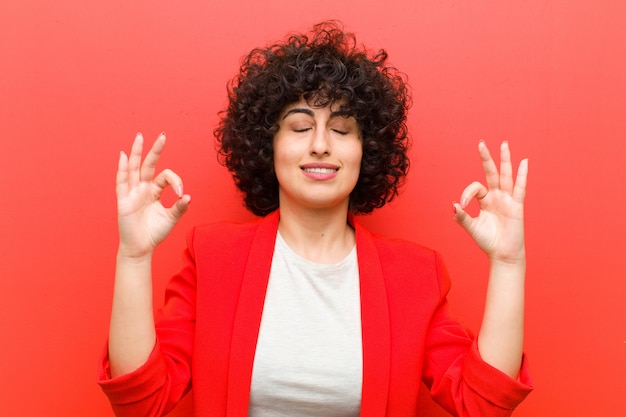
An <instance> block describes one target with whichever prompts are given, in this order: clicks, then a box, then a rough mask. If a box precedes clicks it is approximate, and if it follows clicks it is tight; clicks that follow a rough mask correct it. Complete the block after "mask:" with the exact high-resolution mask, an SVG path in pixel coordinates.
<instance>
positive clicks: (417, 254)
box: [359, 226, 441, 264]
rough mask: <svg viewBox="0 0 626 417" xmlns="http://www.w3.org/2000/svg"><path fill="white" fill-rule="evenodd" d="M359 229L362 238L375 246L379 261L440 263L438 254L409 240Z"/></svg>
mask: <svg viewBox="0 0 626 417" xmlns="http://www.w3.org/2000/svg"><path fill="white" fill-rule="evenodd" d="M359 229H360V230H359V231H360V232H361V233H360V234H361V235H362V237H363V238H364V239H366V240H370V241H371V242H372V243H373V244H374V245H375V247H376V250H377V252H378V253H379V256H380V257H381V260H386V261H393V260H395V259H400V260H403V261H412V262H418V263H426V264H428V263H437V262H440V258H441V256H440V254H439V253H438V252H437V251H436V250H434V249H431V248H429V247H427V246H424V245H421V244H419V243H416V242H413V241H410V240H405V239H397V238H393V237H390V236H384V235H380V234H376V233H372V232H370V231H368V230H367V229H365V228H364V227H362V226H360V227H359Z"/></svg>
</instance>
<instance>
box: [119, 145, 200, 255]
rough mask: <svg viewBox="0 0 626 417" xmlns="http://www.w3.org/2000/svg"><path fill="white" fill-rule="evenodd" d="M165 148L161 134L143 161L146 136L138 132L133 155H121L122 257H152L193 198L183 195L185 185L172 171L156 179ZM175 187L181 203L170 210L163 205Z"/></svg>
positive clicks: (120, 228) (120, 210)
mask: <svg viewBox="0 0 626 417" xmlns="http://www.w3.org/2000/svg"><path fill="white" fill-rule="evenodd" d="M164 147H165V134H163V133H161V134H160V135H159V137H158V138H157V140H156V141H155V142H154V144H153V145H152V148H151V149H150V151H149V152H148V154H147V155H146V158H145V159H144V160H143V162H142V160H141V154H142V150H143V136H142V135H141V133H138V134H137V136H136V137H135V141H134V142H133V146H132V149H131V151H130V156H126V154H125V153H124V152H121V153H120V159H119V163H118V168H117V176H116V194H117V215H118V225H119V232H120V247H119V252H118V256H123V257H125V258H142V257H145V256H149V255H152V252H153V251H154V249H155V248H156V247H157V245H158V244H159V243H160V242H161V241H163V239H165V237H166V236H167V235H168V234H169V232H170V231H171V230H172V228H173V227H174V225H175V224H176V222H178V220H179V219H180V218H181V217H182V215H183V214H184V213H185V211H187V208H188V207H189V202H190V201H191V197H190V196H189V195H187V194H183V182H182V180H181V179H180V177H179V176H178V175H176V173H174V172H173V171H171V170H169V169H165V170H163V171H161V172H160V173H159V174H158V175H156V176H155V171H156V165H157V162H158V161H159V157H160V155H161V152H163V149H164ZM168 186H171V187H172V189H173V190H174V193H175V194H176V195H177V196H178V200H177V201H176V202H175V203H174V204H173V205H172V206H171V207H169V208H166V207H164V206H163V204H162V203H161V194H162V193H163V190H165V188H167V187H168Z"/></svg>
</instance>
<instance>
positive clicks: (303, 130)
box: [293, 127, 311, 133]
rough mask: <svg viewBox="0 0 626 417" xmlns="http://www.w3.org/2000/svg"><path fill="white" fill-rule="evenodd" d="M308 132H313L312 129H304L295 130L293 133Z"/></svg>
mask: <svg viewBox="0 0 626 417" xmlns="http://www.w3.org/2000/svg"><path fill="white" fill-rule="evenodd" d="M308 130H311V128H310V127H304V128H302V129H294V130H293V131H294V132H296V133H304V132H306V131H308Z"/></svg>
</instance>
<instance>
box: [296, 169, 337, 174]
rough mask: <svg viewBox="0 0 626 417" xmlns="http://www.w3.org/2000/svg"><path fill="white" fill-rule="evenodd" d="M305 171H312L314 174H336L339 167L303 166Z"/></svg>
mask: <svg viewBox="0 0 626 417" xmlns="http://www.w3.org/2000/svg"><path fill="white" fill-rule="evenodd" d="M302 169H303V170H304V172H310V173H312V174H334V173H335V172H337V170H338V168H337V169H334V168H302Z"/></svg>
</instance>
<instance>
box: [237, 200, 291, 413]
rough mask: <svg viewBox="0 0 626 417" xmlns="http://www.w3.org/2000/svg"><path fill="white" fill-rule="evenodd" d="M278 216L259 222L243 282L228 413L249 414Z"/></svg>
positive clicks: (238, 309) (273, 215)
mask: <svg viewBox="0 0 626 417" xmlns="http://www.w3.org/2000/svg"><path fill="white" fill-rule="evenodd" d="M278 216H279V215H278V212H274V213H272V214H269V215H268V216H267V217H266V218H265V219H263V220H262V221H261V222H260V223H259V227H258V229H257V231H256V234H255V236H254V238H253V241H252V245H251V247H250V254H249V256H248V260H247V263H246V268H245V275H244V277H243V279H242V283H241V292H240V296H239V302H238V304H237V310H236V313H235V318H234V322H233V334H232V341H231V354H230V364H229V375H228V398H227V412H226V415H227V416H229V417H230V416H233V417H234V416H237V417H239V416H240V417H246V416H247V415H248V403H249V401H250V384H251V381H252V365H253V363H254V354H255V351H256V344H257V339H258V336H259V328H260V326H261V316H262V314H263V303H264V301H265V293H266V291H267V284H268V281H269V275H270V268H271V265H272V257H273V254H274V243H275V241H276V231H277V230H278Z"/></svg>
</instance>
